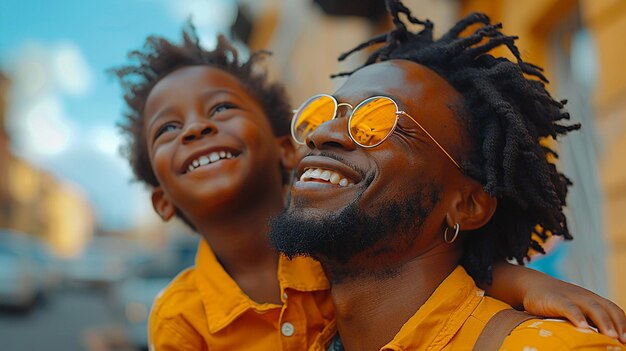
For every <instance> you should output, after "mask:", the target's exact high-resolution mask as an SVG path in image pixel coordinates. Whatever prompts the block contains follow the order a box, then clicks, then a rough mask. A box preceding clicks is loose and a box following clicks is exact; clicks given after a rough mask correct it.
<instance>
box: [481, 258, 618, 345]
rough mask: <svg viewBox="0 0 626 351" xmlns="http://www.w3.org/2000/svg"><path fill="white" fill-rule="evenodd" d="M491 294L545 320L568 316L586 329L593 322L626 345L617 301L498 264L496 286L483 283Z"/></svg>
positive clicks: (603, 332) (536, 274) (524, 270)
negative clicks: (589, 322)
mask: <svg viewBox="0 0 626 351" xmlns="http://www.w3.org/2000/svg"><path fill="white" fill-rule="evenodd" d="M479 285H480V287H481V288H482V289H484V290H485V291H486V292H487V294H488V295H490V296H493V297H495V298H497V299H499V300H502V301H504V302H506V303H508V304H509V305H511V306H513V307H515V308H517V309H522V310H524V309H525V310H526V311H528V312H529V313H532V314H536V315H540V316H544V317H565V318H567V319H568V320H569V321H570V322H572V323H573V324H574V325H575V326H577V327H579V328H586V327H588V326H589V325H588V324H587V320H590V321H591V322H592V323H593V324H594V325H596V326H597V327H598V329H599V330H600V332H601V333H602V334H605V335H607V336H610V337H613V338H618V337H619V339H620V341H621V342H622V343H626V315H625V314H624V311H623V310H622V309H621V308H620V307H619V306H617V305H616V304H614V303H613V302H611V301H609V300H607V299H605V298H603V297H601V296H598V295H596V294H594V293H593V292H591V291H589V290H587V289H584V288H581V287H579V286H577V285H574V284H570V283H566V282H564V281H561V280H558V279H555V278H553V277H550V276H549V275H546V274H543V273H541V272H538V271H536V270H534V269H530V268H528V267H524V266H518V265H513V264H509V263H507V262H505V261H501V262H497V263H495V264H494V267H493V283H492V284H491V285H490V286H489V285H487V284H479Z"/></svg>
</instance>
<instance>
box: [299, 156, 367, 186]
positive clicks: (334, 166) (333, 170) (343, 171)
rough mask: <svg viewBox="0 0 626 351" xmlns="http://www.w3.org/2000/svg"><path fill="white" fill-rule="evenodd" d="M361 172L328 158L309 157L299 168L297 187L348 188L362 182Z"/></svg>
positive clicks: (303, 160)
mask: <svg viewBox="0 0 626 351" xmlns="http://www.w3.org/2000/svg"><path fill="white" fill-rule="evenodd" d="M362 179H363V178H362V176H361V174H360V172H358V171H357V170H355V169H353V167H351V166H349V165H347V164H345V163H344V162H341V161H338V160H336V159H335V158H331V157H326V156H307V157H305V158H303V159H302V161H301V162H300V165H299V167H298V178H297V180H296V182H295V184H294V185H295V186H307V185H313V183H317V184H327V185H329V186H333V187H348V186H352V185H354V184H357V183H359V182H360V181H361V180H362Z"/></svg>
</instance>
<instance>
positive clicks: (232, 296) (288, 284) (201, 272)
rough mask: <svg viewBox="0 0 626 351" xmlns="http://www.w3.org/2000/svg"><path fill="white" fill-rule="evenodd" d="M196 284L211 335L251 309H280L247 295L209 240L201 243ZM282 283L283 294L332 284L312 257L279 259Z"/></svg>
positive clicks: (277, 306) (279, 273)
mask: <svg viewBox="0 0 626 351" xmlns="http://www.w3.org/2000/svg"><path fill="white" fill-rule="evenodd" d="M196 271H197V273H198V274H197V276H196V284H197V285H198V290H199V292H200V295H201V297H202V302H203V305H204V310H205V313H206V316H207V324H208V327H209V332H211V333H216V332H218V331H220V330H221V329H223V328H224V327H226V326H228V325H229V324H230V323H232V322H233V321H234V320H235V319H237V317H239V316H240V315H241V314H242V313H244V312H245V311H247V310H249V309H253V310H255V311H258V312H262V311H267V310H270V309H275V308H280V307H281V306H280V305H276V304H271V303H257V302H255V301H253V300H252V299H250V297H248V295H246V294H245V293H244V292H243V291H242V290H241V288H240V287H239V285H237V283H236V282H235V281H234V280H233V278H232V277H231V276H230V275H228V273H226V271H225V270H224V268H223V267H222V265H221V264H220V263H219V262H218V260H217V258H216V257H215V254H214V253H213V250H212V249H211V247H210V246H209V244H207V242H206V241H205V240H200V244H199V245H198V254H197V255H196ZM277 274H278V280H279V282H280V286H281V295H282V293H283V292H284V290H285V289H286V288H291V289H295V290H298V291H303V292H309V291H316V290H327V289H329V288H330V284H329V283H328V281H327V280H326V277H325V276H324V272H323V271H322V268H321V266H320V265H319V263H317V262H315V261H313V260H312V259H309V258H301V257H299V258H295V259H293V260H289V259H287V258H286V257H284V256H282V255H281V257H279V262H278V273H277Z"/></svg>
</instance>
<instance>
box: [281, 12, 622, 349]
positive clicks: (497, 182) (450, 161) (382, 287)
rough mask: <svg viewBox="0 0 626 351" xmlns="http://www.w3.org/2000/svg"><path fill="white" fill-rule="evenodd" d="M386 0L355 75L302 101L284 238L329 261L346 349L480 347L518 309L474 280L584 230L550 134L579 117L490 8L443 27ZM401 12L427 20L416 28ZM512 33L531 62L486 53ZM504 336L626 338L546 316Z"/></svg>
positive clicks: (546, 345)
mask: <svg viewBox="0 0 626 351" xmlns="http://www.w3.org/2000/svg"><path fill="white" fill-rule="evenodd" d="M388 3H389V10H390V12H391V14H392V17H393V20H394V24H395V29H394V30H393V31H392V32H390V33H388V34H386V35H384V36H379V37H377V38H374V39H372V40H370V41H369V42H368V43H366V44H364V45H360V46H359V47H358V48H357V49H360V48H362V47H365V46H368V45H370V44H372V43H382V42H385V43H386V45H384V46H383V47H382V48H380V49H378V50H377V51H375V52H374V53H373V54H372V56H371V57H370V58H369V60H368V61H367V63H366V64H365V66H364V67H362V68H360V69H358V70H356V71H355V72H351V73H347V74H343V75H348V76H349V77H348V79H347V81H346V82H345V83H344V85H343V86H342V87H341V88H340V89H339V90H338V91H337V92H336V93H335V94H334V95H332V96H330V95H324V94H320V95H316V96H314V97H313V98H311V99H309V100H308V101H307V102H305V103H304V104H302V105H301V106H300V108H299V109H298V111H297V112H296V114H295V115H294V120H293V121H292V134H293V137H294V139H295V140H296V141H297V142H299V143H301V144H306V145H307V146H308V148H309V149H310V152H309V154H308V155H307V156H306V157H304V159H303V160H302V161H301V162H300V164H299V166H298V168H297V171H296V173H297V174H296V179H297V180H296V181H295V182H294V183H293V186H292V192H291V199H290V203H289V205H288V207H287V209H286V210H285V211H284V212H283V214H282V215H280V216H279V217H277V218H276V219H275V220H274V221H273V223H272V224H273V229H272V231H271V232H270V240H271V241H272V244H273V245H274V246H275V247H276V248H277V249H278V250H280V251H281V252H284V253H285V254H287V255H288V256H290V257H293V256H299V255H305V256H312V257H313V258H315V259H317V260H319V261H320V262H321V263H322V266H323V268H324V271H325V273H326V275H327V276H328V278H329V280H330V281H331V283H332V297H333V302H334V305H335V309H336V316H337V326H338V329H339V334H340V335H341V340H342V342H343V345H344V346H345V348H346V350H379V349H380V350H418V349H419V350H426V349H428V350H452V349H459V348H464V349H470V348H471V347H472V345H474V343H475V342H476V340H477V339H478V337H479V335H480V333H481V331H482V330H483V328H484V327H485V325H486V323H487V322H488V321H489V320H490V318H491V317H492V316H493V315H494V314H496V312H498V311H501V310H505V309H507V308H509V306H508V305H506V304H504V303H503V302H501V301H498V300H495V299H492V298H489V297H485V296H484V295H483V291H482V290H480V289H479V288H478V287H476V285H475V284H476V283H475V282H478V283H484V284H488V283H489V282H490V279H491V267H492V263H493V262H494V259H501V258H504V257H510V258H515V259H517V261H518V262H520V263H522V262H523V261H524V259H525V258H526V256H527V252H528V249H529V248H533V249H535V250H538V251H542V249H541V245H540V242H539V241H541V239H545V238H546V237H547V235H549V233H550V234H551V235H560V236H563V237H564V238H566V239H571V236H570V234H569V232H568V229H567V224H566V220H565V216H564V214H563V212H562V207H563V206H564V205H565V196H566V192H567V186H568V185H570V183H569V181H568V179H567V178H566V177H565V176H564V175H563V174H561V173H559V172H558V171H557V169H556V167H555V166H554V165H553V164H551V163H549V162H548V161H547V156H549V155H551V154H554V153H553V151H552V150H550V149H548V148H547V147H544V146H542V145H541V144H540V139H542V138H546V137H552V138H556V137H557V136H559V135H564V134H566V133H567V132H569V131H571V130H575V129H578V128H579V126H578V125H569V126H568V125H563V124H559V123H560V122H561V121H562V120H564V119H567V118H568V114H567V113H566V112H564V111H562V108H563V103H562V102H558V101H555V100H553V99H552V97H551V96H550V95H549V93H548V92H547V91H546V90H545V88H544V82H546V80H545V78H544V77H543V75H542V74H541V71H540V69H539V68H538V67H536V66H533V65H531V64H528V63H525V62H523V61H522V59H521V58H520V55H519V52H518V50H517V48H516V47H515V45H514V40H515V38H514V37H510V36H506V35H504V34H502V33H501V32H500V30H499V29H500V26H499V25H492V24H491V23H490V21H489V19H488V18H487V17H486V16H484V15H480V14H473V15H470V16H468V17H467V18H465V19H464V20H462V21H460V22H459V23H458V24H457V25H456V26H454V27H453V28H452V29H451V30H450V31H449V32H448V33H446V34H445V35H444V36H443V37H442V38H441V39H439V40H436V41H434V40H433V38H432V29H433V25H432V23H431V22H429V21H425V22H422V21H419V20H418V19H416V18H414V17H412V16H411V14H410V12H409V11H408V9H407V8H405V7H404V6H403V5H402V4H401V3H400V2H398V1H389V2H388ZM401 13H404V14H405V15H406V16H407V18H408V19H409V21H410V22H412V23H414V24H421V25H423V26H424V30H422V31H421V32H419V33H412V32H410V31H408V30H407V28H406V26H405V24H404V23H403V22H402V21H401V20H400V19H399V15H400V14H401ZM477 23H479V24H482V26H481V27H480V28H478V29H477V30H476V31H475V32H474V33H472V34H471V35H469V36H467V37H459V34H460V33H461V32H462V31H463V30H465V29H466V28H467V27H468V26H470V25H472V24H477ZM502 45H504V46H506V47H507V48H508V49H509V50H510V51H511V53H512V54H513V55H514V56H515V58H516V61H517V62H511V61H509V60H508V59H505V58H496V57H493V56H491V55H489V54H487V52H488V51H490V50H491V49H493V48H494V47H497V46H502ZM353 51H355V50H353ZM353 51H352V52H353ZM350 53H351V52H350ZM350 53H348V54H350ZM344 57H345V55H344ZM524 74H526V75H527V76H529V77H530V79H529V78H527V77H526V76H525V75H524ZM537 79H538V80H537ZM535 238H536V239H535ZM537 239H539V241H538V240H537ZM618 330H620V331H621V330H623V329H622V327H621V326H618ZM502 348H503V349H507V350H535V349H546V350H557V349H598V350H607V349H613V350H623V349H624V348H623V346H622V345H621V344H619V342H617V341H615V340H612V339H610V338H608V337H605V336H602V335H600V334H598V333H596V332H595V331H592V330H590V329H576V328H574V327H573V326H572V325H570V324H569V323H566V322H562V321H554V320H543V321H542V320H537V319H535V320H529V321H527V322H524V323H522V324H521V325H519V326H518V327H517V328H516V329H515V330H514V331H513V332H512V333H511V334H510V335H509V336H508V337H507V338H506V339H505V340H504V343H503V344H502Z"/></svg>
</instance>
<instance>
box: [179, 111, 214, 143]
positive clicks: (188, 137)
mask: <svg viewBox="0 0 626 351" xmlns="http://www.w3.org/2000/svg"><path fill="white" fill-rule="evenodd" d="M216 133H217V126H216V125H215V123H214V122H213V121H212V120H210V119H208V118H206V117H203V118H194V119H193V120H192V121H190V122H189V123H188V124H187V125H186V126H185V128H184V129H183V132H182V133H181V140H182V142H183V144H187V143H190V142H192V141H194V140H197V139H201V138H202V137H204V136H206V135H211V134H216Z"/></svg>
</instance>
